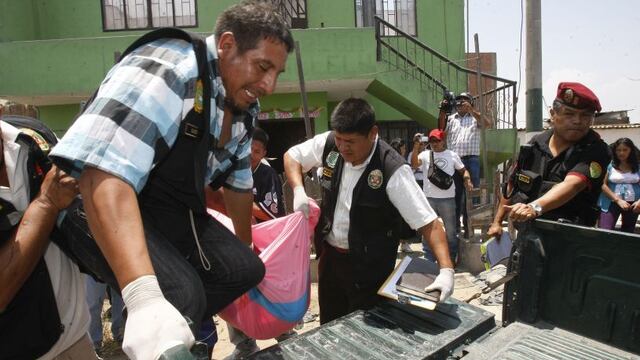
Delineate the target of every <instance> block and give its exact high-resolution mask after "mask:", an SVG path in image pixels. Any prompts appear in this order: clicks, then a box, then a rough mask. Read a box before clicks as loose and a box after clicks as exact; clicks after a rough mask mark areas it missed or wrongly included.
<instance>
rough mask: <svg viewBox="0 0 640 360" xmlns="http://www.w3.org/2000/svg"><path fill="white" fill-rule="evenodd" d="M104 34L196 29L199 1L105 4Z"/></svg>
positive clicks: (111, 0)
mask: <svg viewBox="0 0 640 360" xmlns="http://www.w3.org/2000/svg"><path fill="white" fill-rule="evenodd" d="M102 24H103V28H104V30H130V29H151V28H159V27H167V26H176V27H195V26H198V21H197V17H196V0H102Z"/></svg>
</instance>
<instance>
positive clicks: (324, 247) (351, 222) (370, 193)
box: [284, 98, 454, 324]
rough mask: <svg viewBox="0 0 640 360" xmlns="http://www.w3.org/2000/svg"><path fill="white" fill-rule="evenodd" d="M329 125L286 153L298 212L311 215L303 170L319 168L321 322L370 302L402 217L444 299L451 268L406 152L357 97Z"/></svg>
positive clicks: (388, 264)
mask: <svg viewBox="0 0 640 360" xmlns="http://www.w3.org/2000/svg"><path fill="white" fill-rule="evenodd" d="M331 126H332V128H333V131H330V132H325V133H323V134H319V135H316V136H315V137H314V138H313V139H310V140H308V141H306V142H304V143H302V144H299V145H296V146H294V147H292V148H291V149H289V151H287V153H286V154H285V156H284V165H285V173H286V174H287V179H288V180H289V183H290V184H291V187H293V189H294V198H293V208H294V210H296V211H298V210H300V211H303V212H306V213H308V202H309V200H308V198H307V195H306V193H305V191H304V187H303V185H302V171H303V170H304V171H309V170H310V169H311V168H312V167H314V166H322V168H323V171H322V177H321V185H322V187H323V195H322V216H321V219H320V222H319V223H318V225H317V227H316V233H315V237H314V242H315V248H316V252H317V254H318V256H319V259H320V262H319V265H318V299H319V305H320V323H322V324H324V323H326V322H328V321H331V320H333V319H336V318H338V317H340V316H343V315H346V314H349V313H350V312H352V311H355V310H357V309H367V308H370V307H372V306H373V305H375V303H376V302H377V301H378V299H379V298H378V296H377V295H376V292H377V290H378V288H379V287H380V285H382V283H383V282H384V280H385V279H386V278H387V276H389V274H390V273H391V271H392V270H393V268H394V266H395V260H396V255H397V248H398V237H399V229H400V225H401V221H402V219H404V220H405V221H406V222H407V223H408V224H409V226H411V228H413V229H418V230H419V231H420V233H421V235H422V236H423V238H424V239H427V241H428V242H429V246H430V247H431V249H432V251H433V253H434V254H435V257H436V259H437V260H438V262H439V264H440V273H439V275H438V276H437V277H436V279H435V281H434V283H433V284H432V285H431V286H429V287H427V291H429V290H432V289H433V290H440V292H441V295H440V301H442V300H444V299H446V298H447V297H449V296H450V295H451V293H452V292H453V275H454V271H453V264H452V262H451V259H450V258H449V251H448V248H447V241H446V236H445V233H444V229H443V227H442V224H441V223H440V221H435V220H436V219H437V215H436V214H435V213H434V211H433V209H432V208H431V207H430V206H429V203H428V202H427V199H426V198H425V196H424V194H423V193H422V190H420V188H419V187H418V184H417V183H416V182H415V180H414V178H413V174H412V172H411V168H409V166H408V165H407V164H406V162H405V160H404V158H402V156H400V154H398V153H397V152H396V151H395V150H394V149H393V148H392V147H391V146H389V145H388V144H387V143H386V142H384V141H382V140H380V139H378V127H377V126H376V125H375V114H374V112H373V108H372V107H371V106H370V105H369V104H368V103H367V102H366V101H364V100H362V99H355V98H350V99H347V100H344V101H342V102H341V103H340V104H338V106H337V107H336V109H335V110H334V112H333V114H332V115H331Z"/></svg>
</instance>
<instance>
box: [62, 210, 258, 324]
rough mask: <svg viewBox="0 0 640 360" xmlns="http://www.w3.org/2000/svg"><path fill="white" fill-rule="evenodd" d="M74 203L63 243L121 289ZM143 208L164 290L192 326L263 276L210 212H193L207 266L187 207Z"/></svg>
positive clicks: (254, 257) (87, 268) (93, 272)
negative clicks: (201, 254)
mask: <svg viewBox="0 0 640 360" xmlns="http://www.w3.org/2000/svg"><path fill="white" fill-rule="evenodd" d="M77 206H78V204H74V205H72V207H71V208H70V209H69V213H68V215H67V216H66V217H65V219H64V221H63V223H62V233H63V235H64V236H65V237H66V238H67V240H68V244H66V245H65V246H64V247H67V251H71V253H72V255H73V258H75V260H76V261H77V262H78V263H79V265H80V267H81V268H83V270H85V271H87V272H88V273H89V274H91V275H93V276H95V277H97V278H98V279H99V280H101V281H104V282H106V283H107V284H109V285H110V286H111V287H113V288H114V289H119V288H120V287H119V286H118V283H117V281H116V278H115V276H114V274H113V272H112V271H111V268H110V267H109V264H108V263H107V261H106V259H105V258H104V256H103V255H102V252H101V251H100V249H99V248H98V246H97V244H96V242H95V240H94V239H93V238H92V237H91V236H90V233H89V230H88V226H87V223H86V220H85V216H84V214H83V211H82V208H81V207H77ZM141 213H142V219H143V225H144V233H145V237H146V240H147V248H148V251H149V256H150V257H151V263H152V264H153V268H154V271H155V273H156V277H157V278H158V282H159V284H160V288H161V289H162V293H163V294H164V296H165V298H166V299H167V300H168V301H169V302H170V303H171V304H172V305H173V306H175V307H176V308H177V309H178V311H180V313H181V314H182V315H184V316H186V317H188V318H189V319H191V320H192V321H193V326H192V329H195V330H196V331H197V330H198V329H199V326H200V325H199V324H200V321H201V320H202V319H204V318H206V317H211V316H213V315H214V314H216V313H218V312H219V311H220V310H222V309H223V308H225V307H226V306H227V305H229V304H230V303H231V302H232V301H233V300H235V299H236V298H238V297H239V296H240V295H242V294H244V293H245V292H247V291H248V290H249V289H251V288H253V287H254V286H256V285H257V284H258V283H259V282H260V281H261V280H262V278H263V277H264V272H265V269H264V264H263V263H262V261H261V260H260V258H259V257H258V256H257V255H256V254H254V253H253V251H251V249H250V248H249V247H247V246H246V245H244V244H243V243H242V242H241V241H240V240H238V238H237V237H236V236H235V235H234V234H233V233H231V232H230V231H229V230H228V229H227V228H225V227H224V226H223V225H222V224H221V223H219V222H218V221H216V220H215V219H213V218H212V217H210V216H208V215H206V214H202V215H200V216H197V215H196V216H195V217H194V220H195V225H196V229H197V233H198V237H199V242H200V246H201V248H202V251H203V254H204V256H205V257H206V259H207V260H208V261H209V263H210V269H208V270H207V269H206V268H205V266H204V265H203V262H204V261H203V260H201V258H200V254H199V251H198V247H197V246H196V242H195V238H194V235H193V232H192V230H191V221H190V218H189V213H188V212H186V213H185V212H184V211H180V212H176V211H175V210H173V211H171V210H160V209H153V208H144V207H143V208H142V210H141ZM64 247H63V248H64ZM205 264H206V262H205ZM207 267H208V266H207Z"/></svg>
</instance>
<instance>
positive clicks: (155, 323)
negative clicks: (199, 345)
mask: <svg viewBox="0 0 640 360" xmlns="http://www.w3.org/2000/svg"><path fill="white" fill-rule="evenodd" d="M122 299H123V300H124V303H125V305H126V307H127V314H128V317H127V323H126V324H125V328H124V340H123V342H122V350H123V351H124V352H125V354H127V356H128V357H129V358H131V359H133V360H138V359H139V360H148V359H157V358H158V357H160V355H162V353H164V352H165V351H167V350H168V349H170V348H172V347H174V346H177V345H181V344H184V345H185V346H186V347H187V348H191V346H192V345H193V343H194V341H195V339H194V337H193V333H192V332H191V330H190V329H189V325H187V321H186V320H185V318H184V317H183V316H182V315H181V314H180V312H179V311H178V310H177V309H176V308H175V307H173V305H171V304H170V303H169V302H168V301H167V299H165V298H164V296H163V295H162V291H161V290H160V285H159V284H158V279H157V278H156V277H155V275H144V276H141V277H139V278H137V279H136V280H134V281H132V282H131V283H129V284H128V285H127V286H125V287H124V289H122Z"/></svg>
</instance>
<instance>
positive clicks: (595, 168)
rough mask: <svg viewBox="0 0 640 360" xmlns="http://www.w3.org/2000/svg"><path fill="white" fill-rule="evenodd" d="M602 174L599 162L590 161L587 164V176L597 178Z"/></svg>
mask: <svg viewBox="0 0 640 360" xmlns="http://www.w3.org/2000/svg"><path fill="white" fill-rule="evenodd" d="M600 175H602V166H600V164H599V163H597V162H595V161H592V162H591V163H590V164H589V176H590V177H591V178H592V179H597V178H599V177H600Z"/></svg>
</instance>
